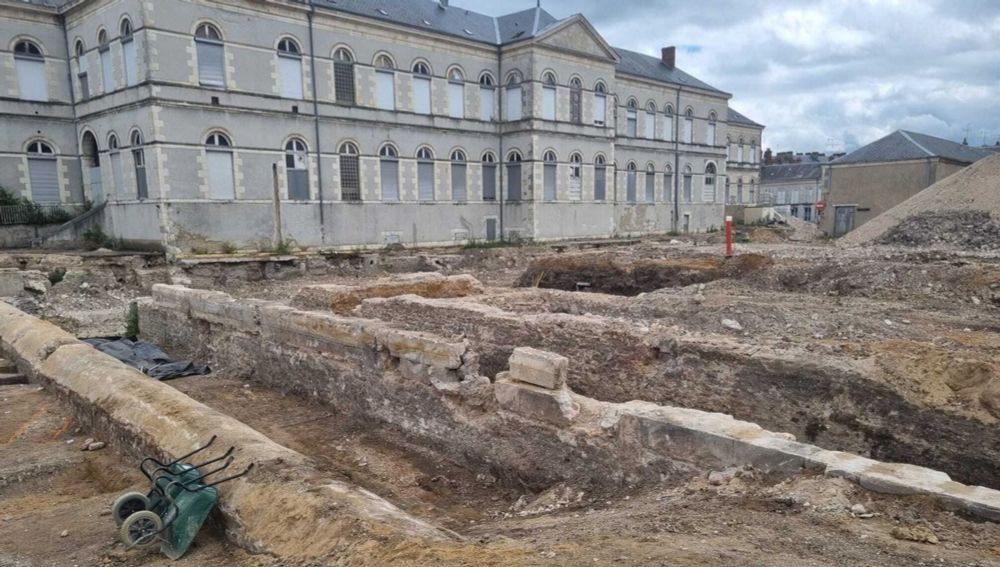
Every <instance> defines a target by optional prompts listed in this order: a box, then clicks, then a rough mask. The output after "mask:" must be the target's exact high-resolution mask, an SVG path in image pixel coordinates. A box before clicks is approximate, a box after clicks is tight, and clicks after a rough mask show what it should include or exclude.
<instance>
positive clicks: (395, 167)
mask: <svg viewBox="0 0 1000 567" xmlns="http://www.w3.org/2000/svg"><path fill="white" fill-rule="evenodd" d="M378 155H379V168H380V173H381V177H382V200H383V201H398V200H399V152H397V151H396V147H395V146H393V145H392V144H386V145H384V146H382V149H381V150H379V152H378Z"/></svg>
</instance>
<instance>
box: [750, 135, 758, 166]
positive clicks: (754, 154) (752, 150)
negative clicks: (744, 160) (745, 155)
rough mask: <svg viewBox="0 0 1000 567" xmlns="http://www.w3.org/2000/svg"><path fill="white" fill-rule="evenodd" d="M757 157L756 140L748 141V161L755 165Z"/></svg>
mask: <svg viewBox="0 0 1000 567" xmlns="http://www.w3.org/2000/svg"><path fill="white" fill-rule="evenodd" d="M758 159H759V158H758V157H757V140H754V141H752V142H750V163H752V164H754V165H756V164H757V161H758Z"/></svg>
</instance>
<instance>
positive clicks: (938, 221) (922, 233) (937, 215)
mask: <svg viewBox="0 0 1000 567" xmlns="http://www.w3.org/2000/svg"><path fill="white" fill-rule="evenodd" d="M876 242H877V243H878V244H896V245H902V246H940V245H944V246H949V247H957V248H966V249H978V250H991V249H996V248H1000V223H997V222H994V221H993V219H992V218H991V217H990V213H989V212H988V211H941V212H933V211H927V212H923V213H918V214H915V215H913V216H910V217H907V218H905V219H903V221H902V222H900V223H899V224H897V225H896V226H894V227H892V228H891V229H889V230H888V231H887V232H886V233H885V234H884V235H882V237H881V238H879V239H878V240H876Z"/></svg>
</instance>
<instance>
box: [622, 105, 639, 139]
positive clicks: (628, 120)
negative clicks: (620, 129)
mask: <svg viewBox="0 0 1000 567" xmlns="http://www.w3.org/2000/svg"><path fill="white" fill-rule="evenodd" d="M638 112H639V102H638V101H637V100H635V99H634V98H630V99H628V103H627V110H626V114H625V135H626V136H628V137H629V138H636V137H638V135H639V132H638V130H639V115H638Z"/></svg>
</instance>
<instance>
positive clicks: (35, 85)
mask: <svg viewBox="0 0 1000 567" xmlns="http://www.w3.org/2000/svg"><path fill="white" fill-rule="evenodd" d="M14 65H15V66H16V67H17V86H18V91H19V92H20V95H21V98H22V99H23V100H35V101H43V102H44V101H47V100H49V85H48V81H47V80H46V78H45V57H44V56H43V55H42V48H41V47H39V46H38V44H37V43H35V42H33V41H27V40H22V41H19V42H17V44H16V45H14ZM50 149H51V148H50Z"/></svg>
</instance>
